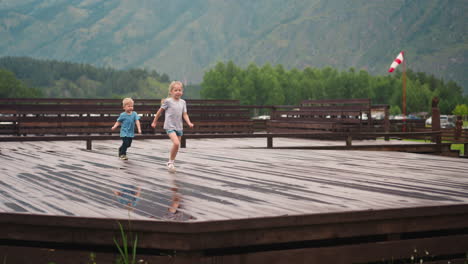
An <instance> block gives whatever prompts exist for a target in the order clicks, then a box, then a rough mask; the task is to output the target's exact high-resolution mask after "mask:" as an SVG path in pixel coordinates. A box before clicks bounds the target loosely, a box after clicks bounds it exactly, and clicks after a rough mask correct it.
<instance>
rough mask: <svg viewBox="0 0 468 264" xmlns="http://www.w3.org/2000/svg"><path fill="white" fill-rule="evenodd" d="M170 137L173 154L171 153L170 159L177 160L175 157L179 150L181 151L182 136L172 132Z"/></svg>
mask: <svg viewBox="0 0 468 264" xmlns="http://www.w3.org/2000/svg"><path fill="white" fill-rule="evenodd" d="M169 138H170V139H171V141H172V148H171V155H170V157H169V159H170V160H175V158H176V156H177V152H178V151H179V146H180V137H178V136H177V134H176V133H170V134H169Z"/></svg>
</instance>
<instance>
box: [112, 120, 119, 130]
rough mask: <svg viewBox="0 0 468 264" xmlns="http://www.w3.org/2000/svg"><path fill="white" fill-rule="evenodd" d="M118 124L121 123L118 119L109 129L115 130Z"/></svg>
mask: <svg viewBox="0 0 468 264" xmlns="http://www.w3.org/2000/svg"><path fill="white" fill-rule="evenodd" d="M120 124H121V123H120V122H119V121H117V122H115V124H114V126H113V127H112V128H111V130H115V129H116V128H117V127H118V126H120Z"/></svg>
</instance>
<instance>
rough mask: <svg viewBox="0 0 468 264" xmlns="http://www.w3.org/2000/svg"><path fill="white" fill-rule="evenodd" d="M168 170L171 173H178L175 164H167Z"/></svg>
mask: <svg viewBox="0 0 468 264" xmlns="http://www.w3.org/2000/svg"><path fill="white" fill-rule="evenodd" d="M166 165H167V170H168V171H170V172H175V171H176V168H175V166H174V162H168V163H167V164H166Z"/></svg>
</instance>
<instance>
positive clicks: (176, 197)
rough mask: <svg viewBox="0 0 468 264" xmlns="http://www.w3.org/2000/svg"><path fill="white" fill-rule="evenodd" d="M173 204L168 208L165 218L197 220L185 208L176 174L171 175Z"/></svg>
mask: <svg viewBox="0 0 468 264" xmlns="http://www.w3.org/2000/svg"><path fill="white" fill-rule="evenodd" d="M171 177H172V178H171V185H172V187H171V195H172V197H171V204H170V206H169V208H167V212H166V214H164V216H163V219H167V220H172V221H187V220H195V217H193V216H191V215H189V214H187V213H186V212H185V211H184V210H183V206H182V195H181V193H180V192H179V186H178V185H177V181H176V179H175V176H171Z"/></svg>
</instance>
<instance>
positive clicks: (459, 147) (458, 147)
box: [403, 139, 465, 155]
mask: <svg viewBox="0 0 468 264" xmlns="http://www.w3.org/2000/svg"><path fill="white" fill-rule="evenodd" d="M403 141H413V142H427V141H428V140H424V139H403ZM442 143H450V141H442ZM450 149H451V150H459V151H460V155H465V145H464V144H452V145H451V146H450Z"/></svg>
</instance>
